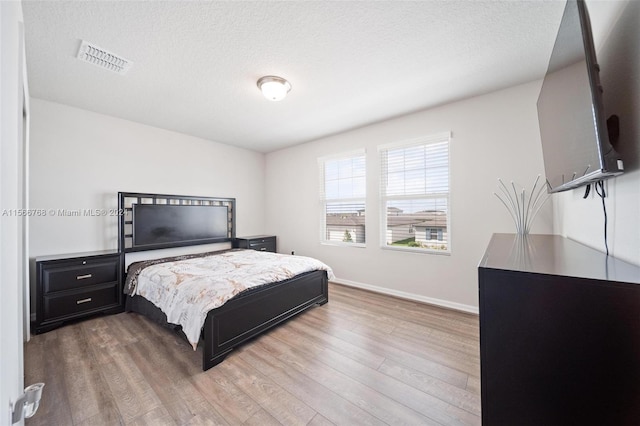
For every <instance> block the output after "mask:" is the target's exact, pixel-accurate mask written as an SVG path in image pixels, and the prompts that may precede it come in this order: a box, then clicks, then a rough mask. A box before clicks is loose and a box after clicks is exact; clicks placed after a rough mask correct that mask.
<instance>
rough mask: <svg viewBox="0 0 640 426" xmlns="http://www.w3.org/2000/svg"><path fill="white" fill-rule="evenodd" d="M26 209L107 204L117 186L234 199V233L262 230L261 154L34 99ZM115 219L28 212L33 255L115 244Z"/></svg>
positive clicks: (114, 200) (114, 198)
mask: <svg viewBox="0 0 640 426" xmlns="http://www.w3.org/2000/svg"><path fill="white" fill-rule="evenodd" d="M30 136H31V158H30V168H31V181H30V186H31V194H30V207H31V208H32V209H45V210H47V211H48V210H50V209H53V210H56V211H57V210H58V209H68V210H76V209H80V210H84V209H110V208H116V207H117V202H118V201H117V193H118V191H126V192H148V193H160V194H177V195H200V196H212V197H235V198H236V203H237V204H236V206H237V216H236V225H237V234H238V235H243V234H244V235H247V234H255V233H260V232H262V231H263V228H264V183H263V182H264V155H263V154H260V153H257V152H253V151H249V150H246V149H241V148H235V147H231V146H228V145H223V144H219V143H215V142H211V141H207V140H204V139H199V138H196V137H192V136H187V135H183V134H180V133H176V132H171V131H167V130H162V129H158V128H155V127H151V126H146V125H142V124H139V123H135V122H131V121H127V120H122V119H119V118H114V117H110V116H106V115H102V114H97V113H93V112H89V111H86V110H82V109H78V108H72V107H69V106H66V105H61V104H57V103H53V102H48V101H44V100H40V99H32V102H31V135H30ZM117 230H118V224H117V217H114V216H107V217H90V216H89V217H60V216H53V215H51V214H47V215H46V216H43V217H33V218H32V220H31V228H30V242H31V256H32V257H35V256H39V255H44V254H58V253H60V254H62V253H75V252H82V251H92V250H104V249H115V248H117Z"/></svg>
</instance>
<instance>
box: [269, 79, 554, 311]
mask: <svg viewBox="0 0 640 426" xmlns="http://www.w3.org/2000/svg"><path fill="white" fill-rule="evenodd" d="M539 90H540V82H534V83H529V84H525V85H521V86H517V87H513V88H510V89H507V90H503V91H500V92H495V93H491V94H488V95H484V96H480V97H476V98H472V99H468V100H464V101H460V102H456V103H453V104H449V105H445V106H442V107H439V108H434V109H431V110H427V111H423V112H419V113H415V114H411V115H407V116H403V117H400V118H396V119H392V120H389V121H386V122H382V123H378V124H375V125H370V126H367V127H364V128H361V129H357V130H354V131H350V132H347V133H343V134H340V135H336V136H332V137H327V138H324V139H321V140H318V141H314V142H310V143H307V144H304V145H300V146H296V147H293V148H289V149H284V150H281V151H277V152H273V153H270V154H267V156H266V176H267V181H266V199H267V200H268V203H267V214H266V230H267V232H268V233H273V234H275V235H277V236H278V251H280V252H284V253H289V252H291V251H292V250H295V251H296V254H300V255H309V256H314V257H317V258H319V259H321V260H323V261H325V262H326V263H328V264H329V265H330V266H331V267H332V268H333V269H334V271H335V273H336V276H337V277H338V279H339V280H340V281H343V282H347V283H351V284H355V285H364V286H373V287H375V288H376V289H377V290H381V291H385V292H388V293H393V294H399V295H402V296H406V297H413V298H415V299H419V300H425V301H431V302H435V303H441V304H444V305H447V306H453V307H456V308H461V309H467V310H471V311H473V310H477V306H478V289H477V265H478V262H479V261H480V258H481V257H482V254H483V252H484V249H485V248H486V245H487V243H488V242H489V239H490V237H491V234H492V233H494V232H514V230H515V227H514V225H513V223H512V222H511V219H510V217H509V215H508V213H507V211H506V209H505V208H504V207H503V206H502V205H501V204H500V202H499V201H498V200H497V198H496V197H495V196H494V195H493V192H494V191H496V188H497V179H498V178H502V179H503V180H506V181H510V180H514V181H516V182H518V183H520V184H521V185H526V186H527V187H529V186H531V185H532V184H533V181H534V179H535V177H536V176H537V175H538V174H543V164H542V151H541V144H540V139H539V132H538V121H537V114H536V105H535V103H536V99H537V96H538V92H539ZM442 131H451V132H452V139H451V218H452V220H451V237H452V242H451V247H452V254H451V255H450V256H445V255H435V254H422V253H419V254H415V253H406V252H398V251H391V250H383V249H381V248H380V235H379V225H378V217H379V207H378V200H379V197H378V193H379V185H378V181H379V160H378V153H377V146H378V145H380V144H385V143H389V142H393V141H398V140H404V139H410V138H416V137H420V136H427V135H431V134H435V133H440V132H442ZM363 147H364V148H366V150H367V192H368V202H367V224H366V225H367V247H366V248H354V247H336V246H326V245H321V244H320V243H319V236H320V230H319V229H320V212H319V207H318V206H319V201H318V188H319V178H318V166H317V158H318V157H322V156H327V155H332V154H337V153H340V152H345V151H350V150H354V149H358V148H363ZM551 231H552V225H551V207H550V206H547V208H545V210H544V211H543V212H542V213H541V214H540V216H539V217H538V218H537V221H536V224H535V226H534V229H533V232H537V233H551Z"/></svg>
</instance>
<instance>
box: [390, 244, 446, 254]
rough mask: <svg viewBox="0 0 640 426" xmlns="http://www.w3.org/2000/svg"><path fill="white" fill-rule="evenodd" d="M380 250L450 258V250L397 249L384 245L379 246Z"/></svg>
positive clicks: (396, 247)
mask: <svg viewBox="0 0 640 426" xmlns="http://www.w3.org/2000/svg"><path fill="white" fill-rule="evenodd" d="M380 248H381V249H382V250H391V251H403V252H407V253H418V254H435V255H439V256H451V249H448V250H429V249H423V248H414V247H398V246H389V245H384V246H380Z"/></svg>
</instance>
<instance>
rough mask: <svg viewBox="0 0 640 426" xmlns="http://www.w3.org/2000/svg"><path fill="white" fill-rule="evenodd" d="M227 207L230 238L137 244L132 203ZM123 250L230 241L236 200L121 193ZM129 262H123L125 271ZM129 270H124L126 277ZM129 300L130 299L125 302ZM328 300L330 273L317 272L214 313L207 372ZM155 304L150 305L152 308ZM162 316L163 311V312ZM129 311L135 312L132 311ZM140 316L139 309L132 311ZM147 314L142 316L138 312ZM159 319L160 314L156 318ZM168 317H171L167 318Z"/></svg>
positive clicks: (206, 332)
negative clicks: (249, 342) (235, 351)
mask: <svg viewBox="0 0 640 426" xmlns="http://www.w3.org/2000/svg"><path fill="white" fill-rule="evenodd" d="M137 203H140V204H173V205H187V206H190V205H204V206H208V205H210V206H226V207H227V209H228V215H227V235H226V237H224V238H215V239H209V240H206V241H197V242H193V241H186V242H185V241H178V242H173V243H170V244H166V243H162V244H155V243H154V244H145V245H136V244H135V241H134V238H133V233H134V231H133V230H134V229H135V223H134V217H133V204H137ZM118 209H119V212H120V213H121V214H120V220H119V224H118V247H119V250H120V252H121V253H122V254H123V256H124V254H125V253H128V252H135V251H148V250H154V249H158V248H169V247H179V246H190V245H199V244H209V243H214V242H230V241H232V240H233V238H234V237H235V199H233V198H213V197H193V196H179V195H162V194H142V193H132V192H119V193H118ZM124 264H125V262H123V268H124ZM124 273H125V271H123V276H125V275H124ZM126 298H127V300H128V299H130V297H126ZM328 301H329V291H328V280H327V273H326V271H313V272H308V273H305V274H302V275H298V276H297V277H294V278H292V279H289V280H286V281H282V282H279V283H274V284H270V285H267V286H263V287H259V288H257V289H255V290H251V291H248V292H247V293H243V294H240V295H238V296H236V297H234V298H233V299H231V300H229V301H228V302H226V303H225V304H224V305H222V306H221V307H219V308H217V309H213V310H211V311H209V313H208V314H207V318H206V321H205V324H204V328H203V333H202V337H203V339H202V340H203V341H202V344H203V357H202V369H203V370H208V369H209V368H211V367H213V366H215V365H217V364H219V363H220V362H222V360H224V358H225V357H226V356H227V355H228V354H229V353H230V352H231V351H232V350H233V349H234V348H235V347H237V346H238V345H240V344H242V343H244V342H246V341H247V340H249V339H252V338H254V337H256V336H257V335H259V334H261V333H262V332H264V331H266V330H268V329H270V328H272V327H274V326H276V325H278V324H280V323H282V322H284V321H286V320H288V319H289V318H291V317H293V316H295V315H297V314H299V313H301V312H303V311H305V310H307V309H309V308H311V307H313V306H317V305H323V304H325V303H327V302H328ZM149 304H150V303H149ZM154 309H157V311H158V313H160V314H161V311H160V310H159V309H158V308H155V307H154ZM127 310H130V309H129V308H127ZM132 310H134V311H135V308H134V309H132ZM139 312H142V311H139ZM154 316H156V317H158V315H154ZM165 318H166V317H165Z"/></svg>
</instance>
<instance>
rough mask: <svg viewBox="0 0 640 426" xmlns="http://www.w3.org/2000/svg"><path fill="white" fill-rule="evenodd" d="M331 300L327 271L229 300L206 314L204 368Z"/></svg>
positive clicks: (316, 272)
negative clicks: (308, 310)
mask: <svg viewBox="0 0 640 426" xmlns="http://www.w3.org/2000/svg"><path fill="white" fill-rule="evenodd" d="M328 301H329V290H328V280H327V273H326V272H325V271H313V272H308V273H306V274H303V275H299V276H297V277H295V278H292V279H290V280H287V281H282V282H281V283H278V284H274V285H269V286H266V287H264V288H261V289H258V290H255V291H251V292H250V293H249V294H247V295H245V296H240V297H236V298H234V299H232V300H229V301H228V302H227V303H225V304H224V305H222V306H221V307H220V308H217V309H214V310H211V311H209V313H208V314H207V319H206V321H205V325H204V335H203V337H204V350H203V359H202V369H203V370H208V369H209V368H211V367H213V366H215V365H216V364H218V363H220V362H222V360H223V359H224V358H225V357H226V356H227V355H228V354H229V352H231V351H232V350H233V349H234V348H235V347H236V346H238V345H240V344H241V343H243V342H246V341H247V340H249V339H251V338H253V337H255V336H257V335H258V334H260V333H262V332H264V331H265V330H268V329H269V328H271V327H274V326H276V325H278V324H280V323H282V322H283V321H286V320H287V319H289V318H291V317H292V316H294V315H297V314H298V313H300V312H302V311H304V310H306V309H308V308H310V307H312V306H315V305H323V304H325V303H327V302H328Z"/></svg>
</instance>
